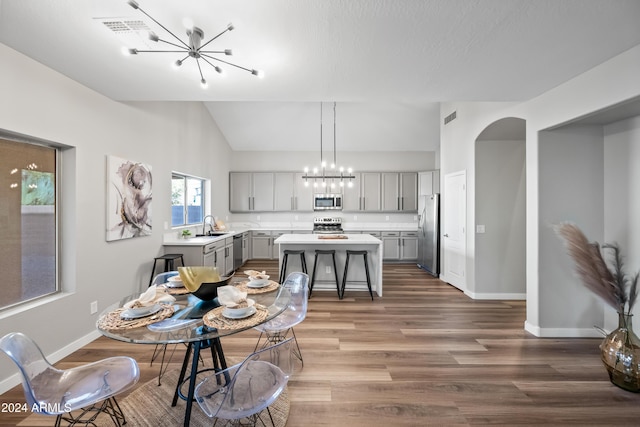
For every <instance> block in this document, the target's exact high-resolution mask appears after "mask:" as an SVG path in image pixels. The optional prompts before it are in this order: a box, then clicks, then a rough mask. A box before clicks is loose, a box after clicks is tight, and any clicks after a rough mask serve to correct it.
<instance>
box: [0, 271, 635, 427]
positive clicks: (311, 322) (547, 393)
mask: <svg viewBox="0 0 640 427" xmlns="http://www.w3.org/2000/svg"><path fill="white" fill-rule="evenodd" d="M246 267H247V268H252V269H256V270H263V269H265V270H267V272H268V273H269V274H271V275H272V277H277V276H278V274H277V271H276V270H277V264H276V263H275V262H257V261H252V262H250V263H248V264H247V265H246ZM383 275H384V297H383V298H378V297H376V299H375V301H371V299H370V298H369V295H368V293H366V292H349V291H347V292H346V293H345V298H344V299H343V300H338V298H337V295H336V293H335V292H320V291H318V292H314V294H313V297H312V298H311V300H310V302H309V311H308V315H307V318H306V320H305V321H304V322H303V323H302V324H300V325H298V326H296V328H295V331H296V335H297V337H298V341H299V343H300V346H301V348H302V352H303V357H304V367H303V368H300V369H299V370H298V371H297V372H296V374H295V375H294V377H293V378H292V379H291V381H290V383H289V394H290V397H291V412H290V415H289V421H288V424H287V425H288V426H294V427H295V426H302V425H313V426H422V425H427V424H432V425H460V426H464V425H481V424H494V425H497V424H499V425H541V424H545V425H570V424H571V425H637V424H638V420H639V419H640V394H633V393H629V392H626V391H624V390H621V389H619V388H617V387H615V386H613V385H611V383H610V382H609V379H608V376H607V373H606V371H605V368H604V367H603V365H602V362H601V361H600V358H599V349H598V346H599V344H600V340H598V339H578V338H572V339H540V338H535V337H533V336H531V335H529V334H527V333H526V332H525V331H524V330H523V325H524V320H525V302H524V301H474V300H471V299H469V298H467V297H466V296H465V295H464V294H463V293H461V292H460V291H458V290H457V289H455V288H453V287H451V286H449V285H447V284H446V283H443V282H441V281H440V280H437V279H434V278H432V277H431V276H429V275H428V274H426V273H424V272H422V271H421V270H419V269H417V268H416V267H415V265H413V264H400V265H389V264H386V265H385V266H384V272H383ZM256 339H257V334H256V333H254V331H246V332H243V333H241V334H237V335H235V336H231V337H227V338H224V339H223V346H224V349H225V352H226V355H227V356H228V357H229V356H235V357H242V356H245V355H246V354H248V353H250V352H251V351H252V350H253V347H254V345H255V342H256ZM152 350H153V347H152V346H143V345H135V344H126V343H120V342H116V341H113V340H110V339H107V338H100V339H98V340H96V341H94V342H93V343H91V344H89V345H87V346H86V347H84V348H82V349H80V350H78V351H77V352H75V353H74V354H72V355H70V356H69V357H67V358H65V359H64V360H62V361H61V362H59V363H58V364H57V366H58V367H61V368H67V367H71V366H75V365H77V364H80V363H86V362H90V361H93V360H96V359H100V358H103V357H107V356H111V355H119V354H128V355H131V356H133V357H135V358H136V359H137V360H138V362H139V364H140V368H141V372H142V378H141V382H145V381H147V380H150V379H153V377H155V376H156V375H157V369H158V368H157V365H156V364H154V365H153V366H152V367H150V366H149V359H150V355H151V352H152ZM181 360H182V354H179V355H178V354H177V353H176V355H175V356H174V359H173V362H172V363H173V364H174V365H175V367H176V368H177V367H178V366H179V363H180V361H181ZM0 401H1V402H24V396H23V394H22V388H21V386H18V387H15V388H14V389H12V390H10V391H9V392H7V393H5V394H4V395H2V396H0ZM167 404H169V403H167ZM23 418H25V416H24V415H22V416H17V415H13V414H6V413H0V425H2V426H9V425H15V424H16V423H17V422H19V421H20V420H21V419H23Z"/></svg>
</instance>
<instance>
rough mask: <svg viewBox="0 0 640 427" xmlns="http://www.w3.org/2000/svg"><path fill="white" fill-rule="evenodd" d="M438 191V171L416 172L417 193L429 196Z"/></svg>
mask: <svg viewBox="0 0 640 427" xmlns="http://www.w3.org/2000/svg"><path fill="white" fill-rule="evenodd" d="M439 192H440V171H438V170H435V171H426V172H419V173H418V194H419V195H420V196H430V195H432V194H436V193H439Z"/></svg>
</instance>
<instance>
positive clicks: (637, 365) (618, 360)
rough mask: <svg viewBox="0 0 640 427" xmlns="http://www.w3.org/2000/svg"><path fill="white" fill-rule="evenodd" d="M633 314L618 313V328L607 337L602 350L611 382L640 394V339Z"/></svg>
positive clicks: (601, 347) (603, 360) (601, 346)
mask: <svg viewBox="0 0 640 427" xmlns="http://www.w3.org/2000/svg"><path fill="white" fill-rule="evenodd" d="M632 317H633V315H632V314H624V313H618V328H617V329H615V330H613V331H612V332H611V333H610V334H609V335H607V336H606V337H605V338H604V340H603V341H602V344H601V345H600V349H601V350H602V362H603V363H604V366H605V367H606V368H607V372H608V373H609V379H610V380H611V382H612V383H613V384H614V385H616V386H618V387H620V388H622V389H625V390H628V391H632V392H634V393H638V392H640V339H639V338H638V336H637V335H636V334H635V333H634V332H633V323H632Z"/></svg>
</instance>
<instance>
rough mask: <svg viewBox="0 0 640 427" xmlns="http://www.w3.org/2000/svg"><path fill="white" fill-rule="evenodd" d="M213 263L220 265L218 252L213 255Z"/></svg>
mask: <svg viewBox="0 0 640 427" xmlns="http://www.w3.org/2000/svg"><path fill="white" fill-rule="evenodd" d="M213 263H214V264H217V263H218V252H214V253H213Z"/></svg>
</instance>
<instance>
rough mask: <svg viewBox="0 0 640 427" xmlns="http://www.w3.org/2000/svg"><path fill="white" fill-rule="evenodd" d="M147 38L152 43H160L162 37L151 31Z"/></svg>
mask: <svg viewBox="0 0 640 427" xmlns="http://www.w3.org/2000/svg"><path fill="white" fill-rule="evenodd" d="M147 37H148V38H149V40H151V41H152V42H156V43H157V42H158V41H159V40H160V37H158V35H157V34H156V33H154V32H153V31H149V32H148V33H147Z"/></svg>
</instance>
